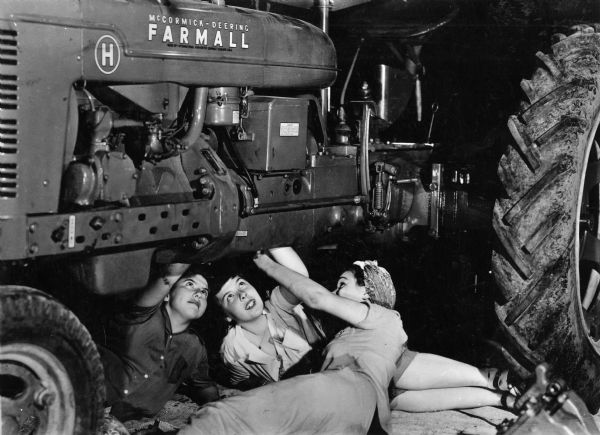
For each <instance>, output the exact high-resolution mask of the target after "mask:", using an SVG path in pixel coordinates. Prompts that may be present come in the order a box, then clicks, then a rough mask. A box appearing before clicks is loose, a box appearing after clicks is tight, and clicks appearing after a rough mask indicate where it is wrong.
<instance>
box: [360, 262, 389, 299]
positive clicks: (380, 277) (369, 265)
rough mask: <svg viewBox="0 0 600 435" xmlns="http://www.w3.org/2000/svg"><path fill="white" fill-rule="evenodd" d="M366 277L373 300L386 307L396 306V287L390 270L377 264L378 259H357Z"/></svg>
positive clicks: (368, 292)
mask: <svg viewBox="0 0 600 435" xmlns="http://www.w3.org/2000/svg"><path fill="white" fill-rule="evenodd" d="M353 264H354V265H356V266H358V267H359V268H360V269H362V271H363V273H364V277H365V289H366V291H367V294H368V295H369V299H370V300H371V302H373V303H375V304H377V305H381V306H382V307H385V308H390V309H393V308H394V304H395V303H396V289H395V288H394V283H393V282H392V277H391V276H390V274H389V272H388V271H387V270H385V269H384V268H383V267H381V266H379V265H378V264H377V261H376V260H365V261H355V262H354V263H353Z"/></svg>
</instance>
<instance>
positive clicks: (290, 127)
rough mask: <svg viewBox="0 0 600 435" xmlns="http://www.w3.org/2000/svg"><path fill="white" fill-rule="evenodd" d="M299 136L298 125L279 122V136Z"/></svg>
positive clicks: (296, 123)
mask: <svg viewBox="0 0 600 435" xmlns="http://www.w3.org/2000/svg"><path fill="white" fill-rule="evenodd" d="M299 134H300V123H298V122H280V123H279V136H298V135H299Z"/></svg>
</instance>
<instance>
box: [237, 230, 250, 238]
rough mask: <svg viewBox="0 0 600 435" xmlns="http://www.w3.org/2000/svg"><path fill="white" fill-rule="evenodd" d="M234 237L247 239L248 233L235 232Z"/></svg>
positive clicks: (242, 231)
mask: <svg viewBox="0 0 600 435" xmlns="http://www.w3.org/2000/svg"><path fill="white" fill-rule="evenodd" d="M235 236H236V237H248V231H245V230H237V231H236V232H235Z"/></svg>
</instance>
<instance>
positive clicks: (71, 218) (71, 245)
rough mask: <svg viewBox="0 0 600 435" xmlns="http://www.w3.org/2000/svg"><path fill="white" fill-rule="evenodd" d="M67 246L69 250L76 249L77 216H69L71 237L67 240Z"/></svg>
mask: <svg viewBox="0 0 600 435" xmlns="http://www.w3.org/2000/svg"><path fill="white" fill-rule="evenodd" d="M67 246H68V247H69V248H74V247H75V216H73V215H71V216H69V237H68V239H67Z"/></svg>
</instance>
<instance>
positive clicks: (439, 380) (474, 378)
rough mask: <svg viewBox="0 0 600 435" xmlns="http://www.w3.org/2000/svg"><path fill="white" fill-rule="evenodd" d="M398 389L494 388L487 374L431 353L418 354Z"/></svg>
mask: <svg viewBox="0 0 600 435" xmlns="http://www.w3.org/2000/svg"><path fill="white" fill-rule="evenodd" d="M394 384H395V386H396V388H401V389H405V390H428V389H430V388H454V387H483V388H492V385H491V381H490V380H488V376H487V375H486V374H485V372H483V371H481V370H479V369H478V368H477V367H474V366H472V365H470V364H466V363H463V362H460V361H456V360H453V359H450V358H446V357H443V356H440V355H434V354H431V353H418V354H417V355H416V356H415V359H414V360H413V361H412V362H411V363H410V364H409V366H408V367H407V368H406V370H405V371H404V373H403V374H402V376H400V378H399V379H396V378H394Z"/></svg>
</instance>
